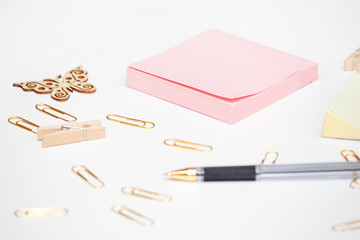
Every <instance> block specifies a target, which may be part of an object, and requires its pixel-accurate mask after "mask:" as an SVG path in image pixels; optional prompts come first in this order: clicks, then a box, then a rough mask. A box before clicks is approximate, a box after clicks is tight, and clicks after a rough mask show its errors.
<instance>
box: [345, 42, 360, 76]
mask: <svg viewBox="0 0 360 240" xmlns="http://www.w3.org/2000/svg"><path fill="white" fill-rule="evenodd" d="M344 70H345V71H353V70H356V71H358V72H360V47H359V48H358V49H357V50H356V51H355V52H354V53H353V54H351V55H350V56H349V57H348V58H347V59H345V61H344Z"/></svg>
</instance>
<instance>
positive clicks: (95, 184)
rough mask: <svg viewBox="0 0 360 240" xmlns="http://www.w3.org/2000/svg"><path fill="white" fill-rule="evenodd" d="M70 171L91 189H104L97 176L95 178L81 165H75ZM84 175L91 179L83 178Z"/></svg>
mask: <svg viewBox="0 0 360 240" xmlns="http://www.w3.org/2000/svg"><path fill="white" fill-rule="evenodd" d="M71 170H72V171H73V172H74V173H76V174H77V175H79V176H80V177H81V178H82V179H84V180H85V181H86V182H87V183H89V184H90V185H91V186H92V187H94V188H97V189H99V188H103V187H104V185H105V184H104V183H103V181H101V180H100V179H99V178H98V177H97V176H95V174H93V173H92V172H90V171H89V169H87V168H86V167H85V166H83V165H76V166H73V167H72V168H71ZM83 173H85V174H86V175H89V176H91V178H90V179H89V178H87V177H85V176H84V174H83Z"/></svg>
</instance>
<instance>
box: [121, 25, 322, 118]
mask: <svg viewBox="0 0 360 240" xmlns="http://www.w3.org/2000/svg"><path fill="white" fill-rule="evenodd" d="M316 79H317V64H316V63H315V62H312V61H309V60H306V59H303V58H300V57H297V56H294V55H291V54H288V53H285V52H282V51H279V50H276V49H273V48H270V47H267V46H264V45H261V44H258V43H255V42H252V41H249V40H246V39H243V38H240V37H237V36H234V35H231V34H228V33H225V32H222V31H219V30H209V31H207V32H204V33H201V34H199V35H197V36H195V37H193V38H191V39H190V40H188V41H186V42H184V43H182V44H180V45H178V46H176V47H174V48H172V49H169V50H167V51H165V52H163V53H160V54H158V55H156V56H153V57H150V58H148V59H145V60H143V61H140V62H137V63H135V64H131V65H130V66H129V67H128V70H127V86H129V87H131V88H134V89H137V90H139V91H142V92H145V93H148V94H151V95H153V96H156V97H159V98H162V99H164V100H167V101H169V102H172V103H176V104H178V105H181V106H183V107H186V108H189V109H192V110H195V111H197V112H200V113H203V114H205V115H208V116H211V117H214V118H216V119H219V120H222V121H225V122H228V123H235V122H237V121H239V120H241V119H243V118H245V117H247V116H249V115H251V114H253V113H255V112H257V111H259V110H260V109H262V108H264V107H266V106H268V105H270V104H272V103H274V102H275V101H277V100H279V99H281V98H283V97H285V96H287V95H289V94H290V93H292V92H294V91H296V90H297V89H299V88H301V87H303V86H305V85H307V84H309V83H311V82H313V81H315V80H316Z"/></svg>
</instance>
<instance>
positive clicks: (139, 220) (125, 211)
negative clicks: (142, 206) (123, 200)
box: [111, 204, 155, 227]
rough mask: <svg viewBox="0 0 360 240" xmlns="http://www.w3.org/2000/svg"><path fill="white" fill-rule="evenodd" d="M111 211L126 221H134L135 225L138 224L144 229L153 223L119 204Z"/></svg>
mask: <svg viewBox="0 0 360 240" xmlns="http://www.w3.org/2000/svg"><path fill="white" fill-rule="evenodd" d="M111 210H112V211H113V212H114V213H117V214H120V215H122V216H124V217H126V218H127V219H129V220H131V221H134V222H136V223H139V224H141V225H143V226H145V227H150V226H151V225H153V224H154V223H155V222H154V220H152V219H151V218H148V217H145V216H144V215H141V214H140V213H138V212H135V211H134V210H131V209H129V208H127V207H125V206H122V205H121V204H117V205H114V206H113V207H112V208H111Z"/></svg>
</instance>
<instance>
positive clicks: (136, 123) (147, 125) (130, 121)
mask: <svg viewBox="0 0 360 240" xmlns="http://www.w3.org/2000/svg"><path fill="white" fill-rule="evenodd" d="M106 118H107V119H109V120H110V121H114V122H119V123H121V124H126V125H129V126H133V127H139V128H144V129H152V128H154V127H155V124H154V123H152V122H148V121H144V120H138V119H134V118H128V117H123V116H119V115H116V114H109V115H107V116H106Z"/></svg>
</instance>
